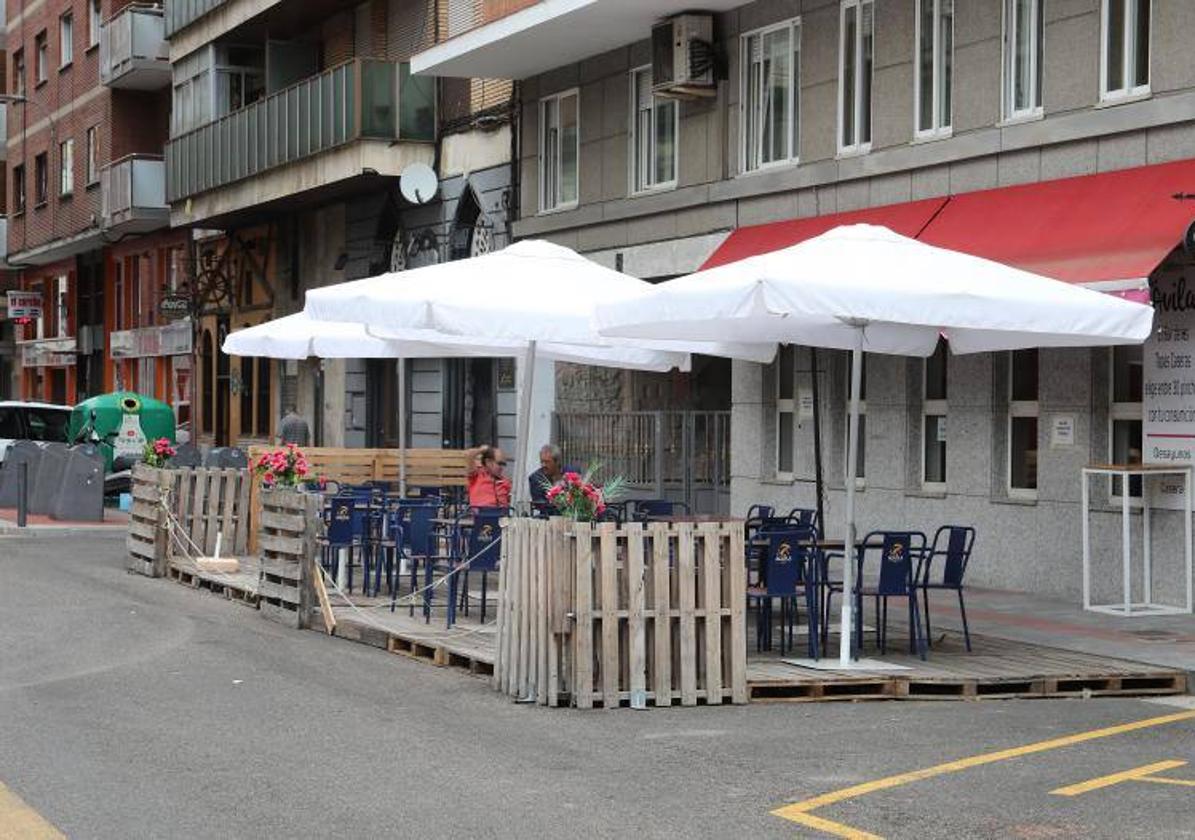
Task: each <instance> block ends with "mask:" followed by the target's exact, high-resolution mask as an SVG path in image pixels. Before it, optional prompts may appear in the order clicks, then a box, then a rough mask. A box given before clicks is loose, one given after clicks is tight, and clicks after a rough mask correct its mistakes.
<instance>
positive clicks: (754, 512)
mask: <svg viewBox="0 0 1195 840" xmlns="http://www.w3.org/2000/svg"><path fill="white" fill-rule="evenodd" d="M775 515H776V508H774V507H772V506H771V505H751V507H749V508H747V521H748V522H750V521H752V520H755V519H771V518H772V517H773V516H775Z"/></svg>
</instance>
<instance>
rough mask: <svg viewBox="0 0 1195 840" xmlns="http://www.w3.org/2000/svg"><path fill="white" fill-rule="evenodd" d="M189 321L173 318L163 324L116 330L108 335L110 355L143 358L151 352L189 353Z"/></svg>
mask: <svg viewBox="0 0 1195 840" xmlns="http://www.w3.org/2000/svg"><path fill="white" fill-rule="evenodd" d="M191 345H192V342H191V321H190V320H189V319H188V320H185V321H175V322H174V323H172V324H166V325H165V326H162V327H141V328H140V329H136V330H118V331H116V332H113V333H111V334H110V335H109V336H108V352H109V354H110V355H111V356H112V358H113V359H143V358H147V357H150V356H188V355H190V354H191Z"/></svg>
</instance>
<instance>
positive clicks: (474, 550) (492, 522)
mask: <svg viewBox="0 0 1195 840" xmlns="http://www.w3.org/2000/svg"><path fill="white" fill-rule="evenodd" d="M508 515H509V510H508V509H507V508H474V509H473V527H471V528H470V529H469V538H468V540H467V541H466V544H465V549H466V551H467V552H468V553H467V554H466V556H465V559H469V558H472V561H471V562H470V563H469V569H470V570H471V571H478V572H487V571H493V570H494V569H496V568H498V558H499V556H500V545H501V542H502V525H501V520H502V518H503V517H504V516H508Z"/></svg>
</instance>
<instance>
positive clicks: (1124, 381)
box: [1110, 345, 1144, 498]
mask: <svg viewBox="0 0 1195 840" xmlns="http://www.w3.org/2000/svg"><path fill="white" fill-rule="evenodd" d="M1143 373H1144V371H1143V369H1142V349H1141V347H1140V346H1139V345H1138V346H1135V347H1133V346H1125V347H1113V348H1112V410H1111V412H1110V414H1111V423H1112V429H1111V432H1112V435H1111V438H1112V452H1111V455H1112V463H1114V464H1140V463H1141V460H1142V458H1141V455H1142V450H1141V393H1142V387H1141V386H1142V381H1143ZM1121 493H1122V489H1121V481H1120V477H1119V476H1114V477H1113V478H1112V495H1113V496H1117V497H1119V496H1120V495H1121ZM1129 495H1130V496H1133V497H1138V498H1139V497H1140V496H1141V476H1136V475H1135V476H1131V477H1130V478H1129Z"/></svg>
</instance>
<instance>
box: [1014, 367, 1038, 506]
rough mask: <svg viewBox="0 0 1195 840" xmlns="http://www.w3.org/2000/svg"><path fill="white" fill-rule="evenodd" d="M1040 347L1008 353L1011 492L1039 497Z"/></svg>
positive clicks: (1028, 496)
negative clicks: (1038, 419)
mask: <svg viewBox="0 0 1195 840" xmlns="http://www.w3.org/2000/svg"><path fill="white" fill-rule="evenodd" d="M1037 362H1038V352H1037V350H1014V351H1012V352H1011V353H1009V376H1008V380H1009V381H1008V494H1009V495H1010V496H1014V497H1017V496H1023V497H1027V498H1036V496H1037V380H1038V373H1037V372H1038V363H1037Z"/></svg>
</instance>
